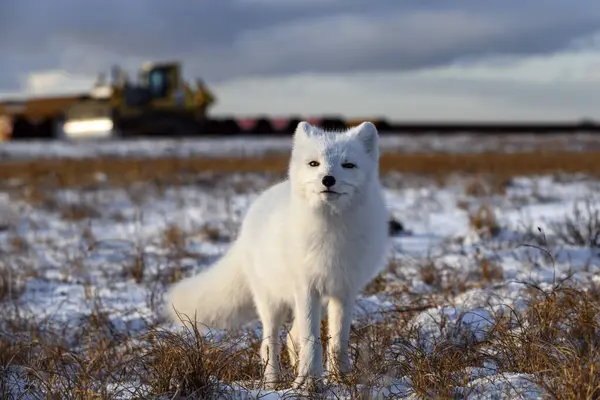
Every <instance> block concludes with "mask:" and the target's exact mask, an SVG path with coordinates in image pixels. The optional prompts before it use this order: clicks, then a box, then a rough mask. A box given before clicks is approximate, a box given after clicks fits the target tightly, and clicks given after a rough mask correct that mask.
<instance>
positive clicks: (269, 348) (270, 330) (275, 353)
mask: <svg viewBox="0 0 600 400" xmlns="http://www.w3.org/2000/svg"><path fill="white" fill-rule="evenodd" d="M256 306H257V310H258V314H259V316H260V320H261V322H262V328H263V340H262V343H261V346H260V355H261V359H262V361H263V364H264V368H265V370H264V381H265V386H266V388H267V389H273V388H274V387H275V385H276V384H277V383H278V382H279V380H280V378H281V363H280V357H279V356H280V352H281V340H280V339H279V329H280V328H281V326H282V325H283V321H284V319H285V309H284V308H283V307H274V306H273V303H272V302H271V301H269V300H266V301H257V302H256Z"/></svg>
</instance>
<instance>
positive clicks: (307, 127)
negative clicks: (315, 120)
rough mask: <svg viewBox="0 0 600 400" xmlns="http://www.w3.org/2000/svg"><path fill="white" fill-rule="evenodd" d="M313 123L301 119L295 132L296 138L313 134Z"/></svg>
mask: <svg viewBox="0 0 600 400" xmlns="http://www.w3.org/2000/svg"><path fill="white" fill-rule="evenodd" d="M312 128H313V127H312V125H311V124H309V123H308V122H307V121H300V122H299V123H298V126H297V127H296V131H295V132H294V140H297V139H304V138H307V137H309V136H310V135H311V131H312Z"/></svg>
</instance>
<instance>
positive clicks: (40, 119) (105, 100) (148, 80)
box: [0, 62, 215, 140]
mask: <svg viewBox="0 0 600 400" xmlns="http://www.w3.org/2000/svg"><path fill="white" fill-rule="evenodd" d="M214 103H215V97H214V95H213V94H212V93H211V92H210V90H209V89H208V88H207V87H206V86H205V85H204V83H203V82H202V80H201V79H197V80H196V82H195V85H194V87H192V85H190V84H188V83H187V82H185V81H184V80H183V78H182V74H181V65H180V63H178V62H162V63H148V64H145V65H143V66H142V67H141V69H140V70H139V71H138V79H137V82H132V81H131V80H130V79H129V78H128V76H127V74H126V73H124V72H123V71H122V70H121V69H120V68H119V67H113V69H112V71H111V77H110V82H106V77H105V75H100V76H99V77H98V81H97V82H96V85H95V86H94V87H93V88H92V90H91V91H90V92H89V93H85V94H83V95H77V96H65V97H46V98H32V99H25V100H22V101H14V100H13V101H10V100H9V101H4V102H2V103H0V137H4V139H12V140H18V139H29V138H85V137H90V138H98V137H112V136H119V137H127V136H153V135H165V134H166V135H173V136H191V135H197V134H198V133H201V132H202V131H203V130H204V125H205V124H206V123H207V110H208V108H209V107H210V106H211V105H213V104H214Z"/></svg>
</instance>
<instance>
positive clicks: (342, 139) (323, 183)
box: [289, 121, 379, 211]
mask: <svg viewBox="0 0 600 400" xmlns="http://www.w3.org/2000/svg"><path fill="white" fill-rule="evenodd" d="M289 178H290V182H291V184H292V190H293V191H294V193H295V194H297V195H300V196H301V197H303V198H304V200H305V201H306V202H307V203H308V204H309V205H310V206H311V207H313V208H323V207H327V208H329V209H331V210H333V211H341V210H343V209H344V208H347V207H348V206H349V205H351V204H352V203H353V202H354V201H355V200H357V199H358V198H359V197H361V196H362V195H364V194H365V193H368V191H369V190H370V188H371V187H372V184H374V183H376V182H378V179H379V134H378V132H377V128H376V127H375V125H374V124H373V123H371V122H368V121H367V122H363V123H361V124H360V125H358V126H355V127H352V128H349V129H347V130H345V131H342V132H338V131H327V130H324V129H321V128H319V127H316V126H313V125H311V124H309V123H308V122H306V121H302V122H300V123H299V124H298V126H297V128H296V131H295V133H294V141H293V148H292V156H291V160H290V166H289Z"/></svg>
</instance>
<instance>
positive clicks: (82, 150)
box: [0, 133, 600, 159]
mask: <svg viewBox="0 0 600 400" xmlns="http://www.w3.org/2000/svg"><path fill="white" fill-rule="evenodd" d="M474 137H476V138H477V140H473V138H474ZM599 143H600V142H598V136H597V135H596V134H593V133H576V134H568V135H565V134H548V135H534V134H530V135H527V134H519V135H493V134H489V135H488V134H486V135H473V134H456V135H444V134H434V133H431V134H428V133H427V134H426V133H424V134H418V135H407V134H401V133H385V134H382V135H381V145H382V149H383V152H388V151H389V152H391V151H393V152H407V153H412V152H450V153H465V152H467V153H479V152H489V151H492V152H514V151H531V150H535V149H542V148H543V149H546V150H561V151H565V150H568V151H582V150H588V151H589V150H598V149H600V144H599ZM290 149H291V140H290V138H289V137H282V136H275V137H269V136H266V137H260V136H241V135H240V136H235V137H231V138H223V137H218V138H214V137H204V138H193V139H190V138H186V139H165V138H161V139H134V140H132V139H123V140H89V141H87V140H81V141H58V140H56V141H13V142H5V143H0V159H30V158H38V157H44V158H53V157H63V158H89V157H97V156H118V157H133V156H135V157H161V156H172V157H190V156H202V157H222V156H239V157H250V156H256V155H262V154H287V153H288V152H289V150H290Z"/></svg>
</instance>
